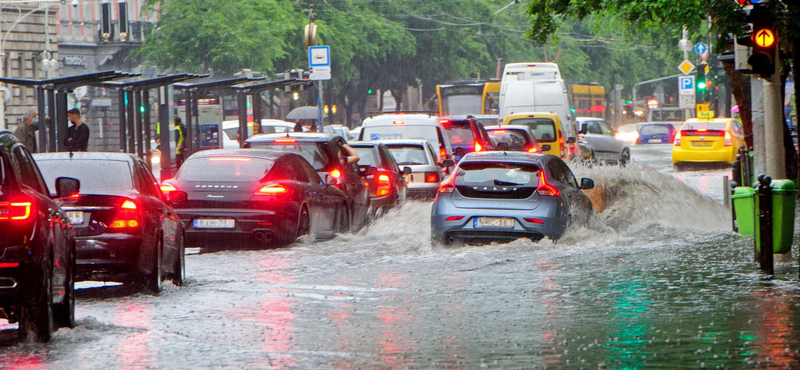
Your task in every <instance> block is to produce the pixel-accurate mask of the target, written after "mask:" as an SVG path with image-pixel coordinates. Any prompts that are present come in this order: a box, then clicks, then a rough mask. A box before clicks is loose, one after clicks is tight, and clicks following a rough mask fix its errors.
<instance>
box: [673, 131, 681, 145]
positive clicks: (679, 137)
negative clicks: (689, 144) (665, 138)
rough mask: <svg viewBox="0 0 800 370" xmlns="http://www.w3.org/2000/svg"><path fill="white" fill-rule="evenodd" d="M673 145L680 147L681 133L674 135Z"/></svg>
mask: <svg viewBox="0 0 800 370" xmlns="http://www.w3.org/2000/svg"><path fill="white" fill-rule="evenodd" d="M673 143H675V146H681V133H680V132H679V133H677V134H675V141H673Z"/></svg>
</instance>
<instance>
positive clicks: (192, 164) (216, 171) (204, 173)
mask: <svg viewBox="0 0 800 370" xmlns="http://www.w3.org/2000/svg"><path fill="white" fill-rule="evenodd" d="M274 163H275V162H274V161H272V160H269V159H264V158H253V157H243V156H230V157H224V156H219V157H200V158H190V159H189V160H187V161H186V163H184V164H183V166H181V169H180V171H178V177H180V178H181V179H184V180H189V181H225V180H227V181H255V180H260V179H263V178H264V176H266V175H267V172H269V169H270V168H272V165H273V164H274Z"/></svg>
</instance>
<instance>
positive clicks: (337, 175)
mask: <svg viewBox="0 0 800 370" xmlns="http://www.w3.org/2000/svg"><path fill="white" fill-rule="evenodd" d="M331 177H333V178H334V179H338V178H340V177H342V171H339V169H335V170H333V171H331Z"/></svg>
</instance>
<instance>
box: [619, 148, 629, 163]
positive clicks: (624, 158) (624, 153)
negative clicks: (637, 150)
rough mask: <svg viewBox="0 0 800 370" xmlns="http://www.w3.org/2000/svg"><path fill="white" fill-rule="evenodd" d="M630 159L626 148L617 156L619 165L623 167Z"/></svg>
mask: <svg viewBox="0 0 800 370" xmlns="http://www.w3.org/2000/svg"><path fill="white" fill-rule="evenodd" d="M630 161H631V153H630V152H629V151H628V149H624V150H623V151H622V156H621V157H620V158H619V165H620V166H622V167H625V165H627V164H628V162H630Z"/></svg>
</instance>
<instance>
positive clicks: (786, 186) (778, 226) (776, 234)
mask: <svg viewBox="0 0 800 370" xmlns="http://www.w3.org/2000/svg"><path fill="white" fill-rule="evenodd" d="M770 187H771V188H772V252H773V253H776V254H784V253H789V252H790V251H791V250H792V240H793V239H794V212H795V199H796V197H797V188H796V187H795V184H794V182H792V181H791V180H772V183H771V184H770ZM754 190H755V189H754ZM754 200H755V201H754V202H753V203H754V204H753V206H754V209H755V210H757V209H758V196H755V197H754ZM754 214H757V211H756V213H754ZM736 216H737V217H738V216H739V215H738V214H737V215H736ZM754 218H755V226H754V227H755V238H756V248H757V249H758V250H759V251H760V250H761V241H760V240H759V236H760V233H759V226H758V217H755V216H754Z"/></svg>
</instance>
